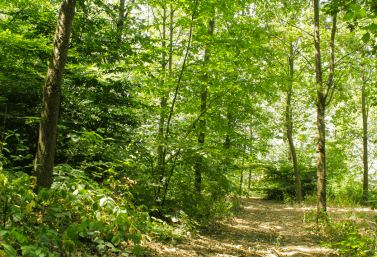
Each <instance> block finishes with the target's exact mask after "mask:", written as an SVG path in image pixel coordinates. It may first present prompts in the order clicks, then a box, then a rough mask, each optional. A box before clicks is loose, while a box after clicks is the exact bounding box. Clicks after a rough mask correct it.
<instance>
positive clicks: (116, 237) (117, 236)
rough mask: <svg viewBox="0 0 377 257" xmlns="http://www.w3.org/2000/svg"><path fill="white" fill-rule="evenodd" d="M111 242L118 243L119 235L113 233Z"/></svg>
mask: <svg viewBox="0 0 377 257" xmlns="http://www.w3.org/2000/svg"><path fill="white" fill-rule="evenodd" d="M111 242H112V243H113V244H114V245H118V244H119V243H120V237H119V235H115V236H114V237H113V239H111Z"/></svg>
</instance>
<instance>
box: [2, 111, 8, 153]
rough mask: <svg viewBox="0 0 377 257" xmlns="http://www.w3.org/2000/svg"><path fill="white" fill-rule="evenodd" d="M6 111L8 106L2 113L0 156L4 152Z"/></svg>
mask: <svg viewBox="0 0 377 257" xmlns="http://www.w3.org/2000/svg"><path fill="white" fill-rule="evenodd" d="M7 111H8V106H6V107H5V113H4V120H3V132H2V133H1V148H0V155H1V154H2V153H3V150H4V143H5V142H4V139H5V125H6V122H7Z"/></svg>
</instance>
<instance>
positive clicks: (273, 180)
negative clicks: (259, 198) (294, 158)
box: [262, 162, 317, 201]
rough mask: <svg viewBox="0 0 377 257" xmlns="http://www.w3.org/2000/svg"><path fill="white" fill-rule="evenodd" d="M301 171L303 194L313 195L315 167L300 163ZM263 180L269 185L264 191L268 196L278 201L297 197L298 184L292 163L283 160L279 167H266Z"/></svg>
mask: <svg viewBox="0 0 377 257" xmlns="http://www.w3.org/2000/svg"><path fill="white" fill-rule="evenodd" d="M299 171H300V175H301V183H302V195H303V197H304V199H305V196H307V195H311V194H312V193H313V192H314V190H315V188H316V185H317V184H316V169H315V167H310V166H309V167H305V166H302V165H300V166H299ZM263 182H264V183H265V184H266V185H267V187H266V188H265V189H263V190H262V191H264V193H265V194H266V198H267V199H269V200H278V201H292V200H293V201H294V199H295V197H296V184H295V178H294V173H293V168H292V166H291V164H290V163H287V162H282V163H280V165H278V167H275V166H268V167H266V168H265V175H264V178H263Z"/></svg>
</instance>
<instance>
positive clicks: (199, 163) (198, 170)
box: [195, 18, 215, 194]
mask: <svg viewBox="0 0 377 257" xmlns="http://www.w3.org/2000/svg"><path fill="white" fill-rule="evenodd" d="M214 27H215V20H214V19H213V18H211V19H209V24H208V35H210V36H212V35H213V30H214ZM209 59H210V50H209V47H208V45H207V46H206V49H205V51H204V65H206V63H207V62H209ZM203 80H204V83H202V93H201V106H200V111H201V113H204V112H205V111H206V109H207V97H208V90H207V80H208V73H205V74H204V75H203ZM199 130H200V132H199V137H198V142H199V143H200V144H204V141H205V137H206V134H205V130H206V119H205V118H202V119H201V120H200V121H199ZM202 170H203V158H202V156H200V155H198V156H197V159H196V165H195V189H196V192H197V193H199V194H200V193H201V191H202V190H201V186H202Z"/></svg>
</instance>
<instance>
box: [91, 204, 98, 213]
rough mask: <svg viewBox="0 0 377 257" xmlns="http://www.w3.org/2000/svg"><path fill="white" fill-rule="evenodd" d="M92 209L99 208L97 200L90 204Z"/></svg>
mask: <svg viewBox="0 0 377 257" xmlns="http://www.w3.org/2000/svg"><path fill="white" fill-rule="evenodd" d="M92 208H93V211H97V210H98V209H99V205H98V203H97V202H95V203H93V205H92Z"/></svg>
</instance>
